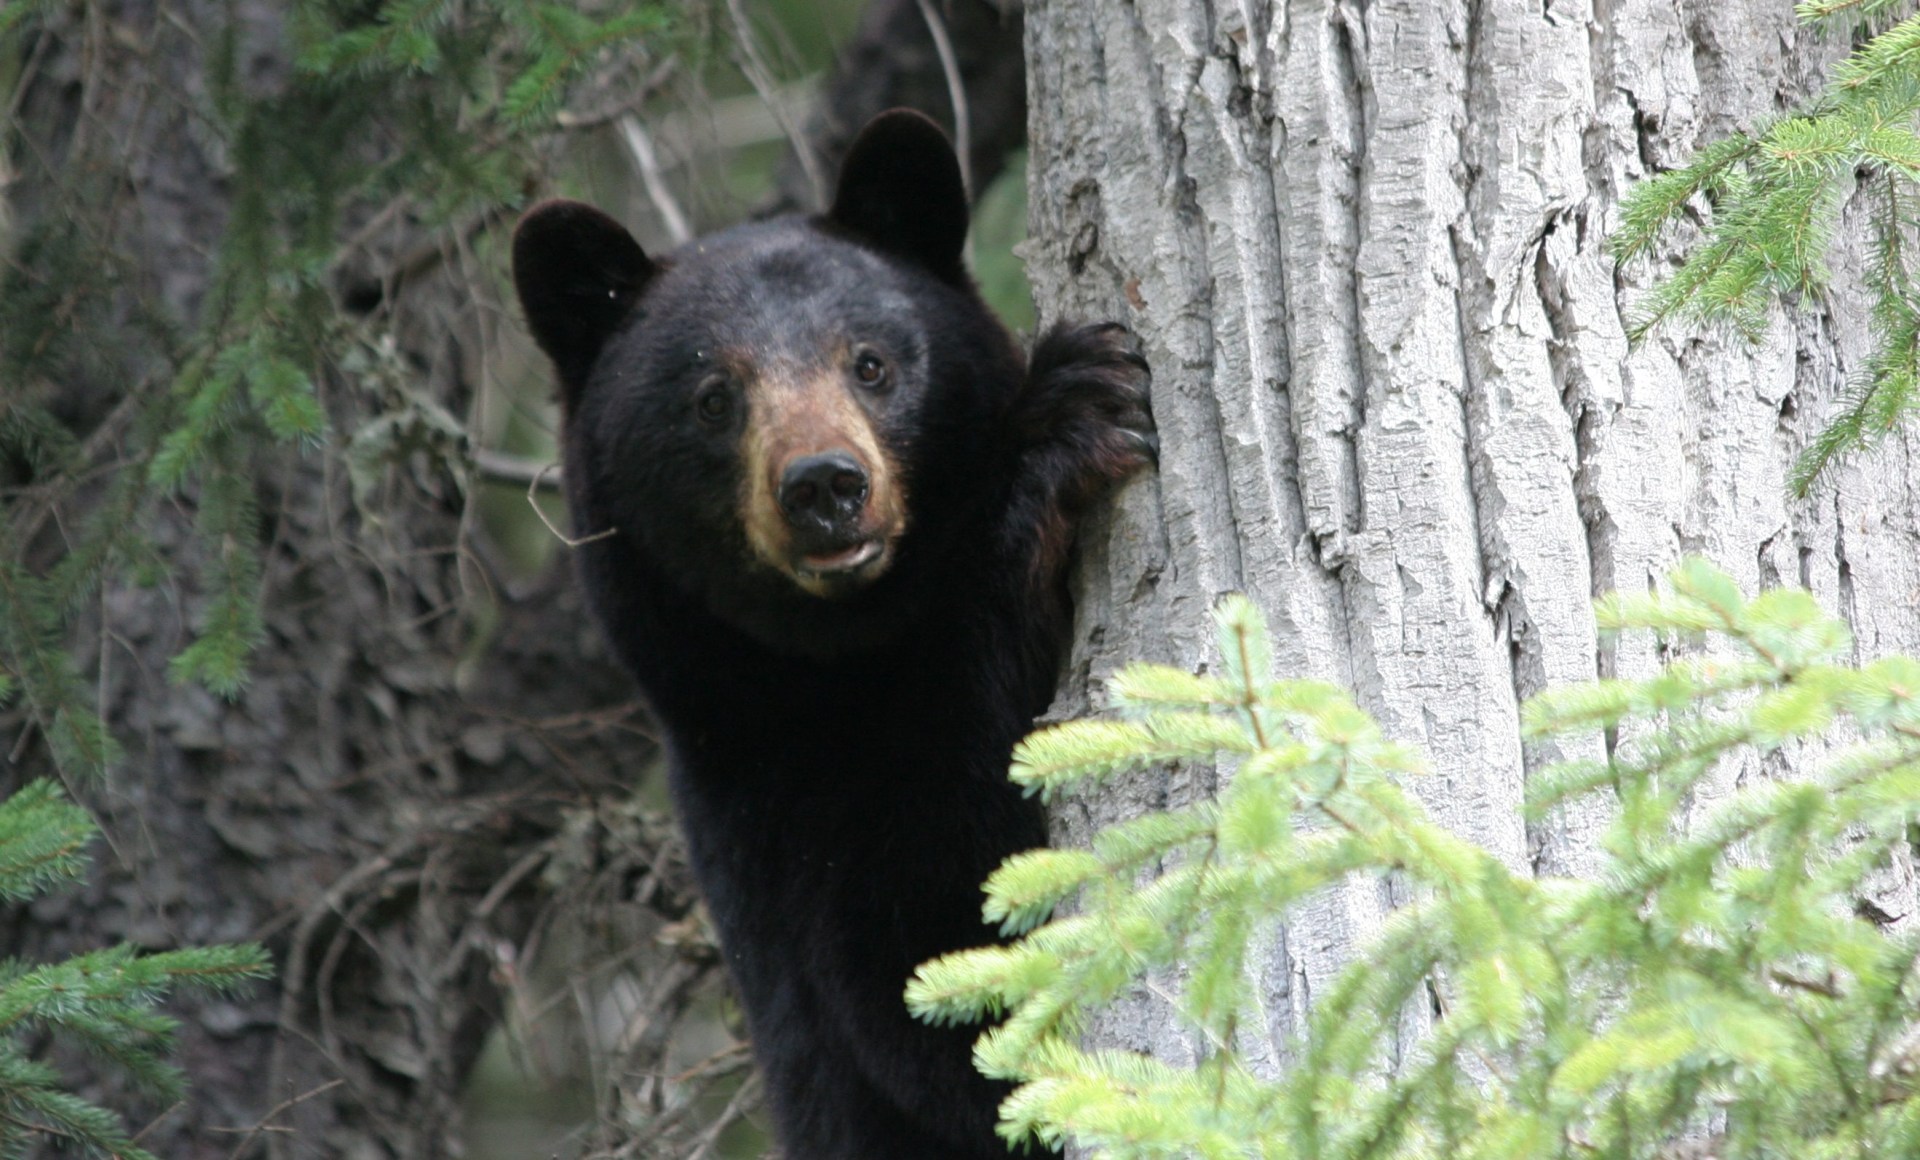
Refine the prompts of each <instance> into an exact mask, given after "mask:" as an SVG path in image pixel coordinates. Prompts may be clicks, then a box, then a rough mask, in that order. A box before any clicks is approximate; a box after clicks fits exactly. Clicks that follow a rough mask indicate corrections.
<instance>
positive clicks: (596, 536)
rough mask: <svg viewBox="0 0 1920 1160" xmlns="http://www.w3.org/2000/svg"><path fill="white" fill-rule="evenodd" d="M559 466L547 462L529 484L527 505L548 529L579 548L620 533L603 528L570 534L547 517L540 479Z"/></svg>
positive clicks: (560, 538)
mask: <svg viewBox="0 0 1920 1160" xmlns="http://www.w3.org/2000/svg"><path fill="white" fill-rule="evenodd" d="M558 466H559V464H557V463H549V464H547V465H546V466H545V467H542V468H541V469H540V470H539V472H538V473H536V474H535V475H534V477H533V479H532V481H531V482H529V483H528V484H527V506H528V507H530V508H532V509H533V514H534V515H536V516H539V517H540V522H541V523H543V524H545V525H547V530H548V531H549V532H552V533H553V534H554V536H555V538H557V539H558V540H559V541H560V542H561V543H563V544H565V545H566V546H567V547H569V548H578V547H579V546H581V545H582V544H591V543H593V542H594V541H595V540H604V539H606V538H607V537H608V536H616V535H619V534H620V529H619V528H603V529H602V530H600V531H597V532H594V533H593V534H592V535H589V536H569V535H568V534H567V533H565V532H563V531H561V530H560V528H559V526H558V525H557V524H555V523H554V522H553V521H552V520H550V519H548V518H547V513H546V511H545V510H544V509H543V508H541V506H540V499H539V496H538V495H537V494H536V493H537V492H538V491H539V490H540V481H541V480H542V479H545V478H546V476H547V472H549V471H552V470H553V469H554V468H556V467H558Z"/></svg>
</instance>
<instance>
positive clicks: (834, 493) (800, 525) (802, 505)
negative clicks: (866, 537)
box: [780, 451, 873, 541]
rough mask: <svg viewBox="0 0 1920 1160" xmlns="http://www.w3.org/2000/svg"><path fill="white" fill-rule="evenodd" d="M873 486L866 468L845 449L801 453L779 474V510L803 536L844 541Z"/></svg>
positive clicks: (855, 527) (857, 524) (856, 524)
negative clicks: (802, 454) (816, 453)
mask: <svg viewBox="0 0 1920 1160" xmlns="http://www.w3.org/2000/svg"><path fill="white" fill-rule="evenodd" d="M872 486H873V481H872V480H871V479H870V478H869V477H868V476H867V469H866V468H864V467H862V466H861V465H860V461H859V460H857V459H855V458H854V457H853V456H851V455H849V454H847V453H846V452H844V451H829V452H827V453H825V454H824V455H806V456H802V457H800V458H799V459H796V460H794V461H793V462H792V463H789V464H788V465H787V469H786V471H784V472H782V473H781V475H780V510H781V511H782V512H784V513H785V514H786V517H787V525H788V526H789V527H791V528H792V529H793V530H794V531H795V532H796V533H798V534H799V535H800V536H801V537H802V538H803V539H815V538H817V539H820V540H822V541H845V540H848V539H852V538H853V537H854V536H855V535H856V534H857V533H858V531H859V529H860V522H861V521H860V513H861V510H862V509H863V508H865V507H866V506H867V493H868V492H869V491H870V490H871V489H872Z"/></svg>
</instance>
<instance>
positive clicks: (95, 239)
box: [0, 0, 670, 774]
mask: <svg viewBox="0 0 1920 1160" xmlns="http://www.w3.org/2000/svg"><path fill="white" fill-rule="evenodd" d="M59 8H60V6H59V5H57V4H53V3H45V2H37V3H24V4H13V5H4V6H0V60H4V59H8V58H15V59H24V58H25V57H26V56H27V55H28V52H29V49H30V45H31V38H32V37H33V36H34V35H35V34H36V30H37V28H38V27H39V24H40V22H43V21H47V20H51V19H55V18H56V17H57V15H58V9H59ZM669 11H670V10H669V8H668V7H667V6H665V5H664V4H662V3H660V2H659V0H601V2H595V3H588V4H550V3H531V2H528V0H483V2H479V3H473V4H465V5H458V6H453V5H448V4H446V3H443V2H442V0H379V2H376V3H371V4H369V3H362V2H359V0H351V2H348V0H298V2H297V3H295V4H294V5H293V6H292V8H291V10H290V13H289V17H288V22H287V28H286V35H288V36H290V37H291V38H292V40H293V46H294V52H293V56H294V59H295V61H296V66H295V70H294V73H293V75H292V76H291V77H288V78H285V82H284V83H278V84H272V85H262V84H261V83H260V82H259V79H258V78H257V77H250V76H248V75H247V69H248V67H249V63H250V62H249V61H248V59H247V58H246V56H245V51H246V50H245V37H244V36H243V35H242V33H241V30H239V29H238V28H234V29H230V30H229V32H228V34H227V35H226V36H224V37H221V38H217V39H213V40H211V41H209V42H207V43H206V44H205V45H204V46H203V47H204V49H205V51H206V52H207V53H208V54H209V56H210V57H211V60H210V61H209V62H208V67H207V69H206V72H205V76H206V78H207V81H208V85H209V92H208V93H207V94H206V100H205V102H204V110H203V111H204V115H205V121H204V128H205V130H206V132H208V133H209V134H211V135H213V136H214V137H215V138H216V139H217V141H218V144H219V146H220V147H221V149H222V150H223V151H224V153H225V160H226V161H227V162H228V163H229V164H230V173H229V174H228V175H227V181H228V183H229V186H230V189H231V203H230V207H229V211H228V218H227V223H226V228H225V231H224V235H223V239H222V242H221V245H220V247H219V249H218V252H217V253H216V254H214V255H213V256H212V257H213V262H214V268H213V276H212V279H211V283H212V289H211V290H210V292H209V293H208V294H207V295H206V297H205V298H204V300H201V301H199V302H197V303H195V304H194V312H193V314H192V316H191V317H185V316H182V315H181V314H180V313H179V310H178V308H177V307H169V306H168V305H167V304H166V303H164V302H163V301H162V299H161V298H160V296H158V295H155V294H151V293H144V292H135V291H134V288H135V287H138V286H139V279H138V278H136V277H133V276H130V274H129V271H133V270H137V269H138V268H139V261H138V260H137V259H136V257H135V256H133V255H125V254H120V253H118V252H116V251H115V249H114V246H115V244H116V242H115V240H114V238H115V235H114V231H113V229H112V228H111V226H109V225H106V224H104V223H107V222H110V221H111V219H112V212H113V211H112V210H111V209H110V207H107V206H103V205H100V204H96V203H97V202H98V201H99V199H100V198H101V197H102V196H114V195H113V194H112V190H113V189H114V188H116V187H114V185H113V183H112V182H93V181H92V174H91V171H90V170H88V169H87V167H85V166H76V167H75V169H76V170H78V171H79V172H74V173H61V174H58V175H56V176H57V179H58V180H61V181H65V182H71V183H72V190H71V193H72V196H71V199H70V212H69V215H68V216H64V217H63V216H60V215H52V216H51V217H50V218H49V220H47V221H45V222H40V223H36V224H35V226H34V228H33V229H32V231H31V232H29V233H27V234H25V235H24V236H22V237H19V238H17V239H13V240H12V244H11V247H10V248H11V250H12V254H11V260H10V262H9V263H8V264H7V266H6V269H5V272H4V274H3V275H0V318H4V319H5V320H6V325H5V326H0V385H4V386H5V388H6V389H5V390H0V478H4V477H5V475H7V474H11V475H12V476H13V480H12V482H17V483H22V484H24V485H25V488H24V489H23V491H24V494H25V495H26V496H27V497H28V498H29V499H31V500H36V501H39V502H37V503H26V504H22V505H20V506H19V507H18V508H17V509H16V511H15V513H12V514H10V517H9V519H8V520H7V521H4V523H5V524H6V525H7V526H0V698H7V697H10V696H12V695H23V696H24V697H25V698H26V699H27V702H28V704H29V705H30V707H31V710H32V712H33V716H34V719H35V721H36V722H37V723H38V724H39V726H40V728H41V730H42V731H43V732H44V733H45V734H46V736H47V737H48V738H49V742H50V745H51V746H52V748H53V749H54V751H55V753H56V755H57V757H58V759H59V761H60V765H61V768H62V769H63V770H67V771H70V772H74V773H80V774H94V773H98V772H100V771H102V770H104V769H105V768H106V766H107V765H108V764H109V763H110V762H111V761H112V760H113V758H114V755H115V750H114V747H113V742H112V738H111V737H110V736H109V734H108V731H107V730H106V729H105V728H104V726H103V725H102V724H101V722H100V721H99V719H98V714H97V711H96V709H95V707H94V706H93V705H92V704H91V699H90V694H89V689H88V683H87V681H86V680H84V679H83V678H82V676H81V675H80V673H79V672H78V671H77V670H76V668H75V665H74V662H73V660H72V659H71V657H70V656H69V655H68V652H67V650H66V648H65V640H66V637H67V633H68V628H69V625H70V623H71V621H72V618H73V616H74V613H75V612H76V610H78V609H79V608H81V607H83V606H84V605H85V603H86V602H87V601H88V600H89V599H90V597H91V595H92V594H93V593H94V592H96V591H97V590H98V585H99V584H100V582H101V579H102V577H103V576H104V575H106V574H107V573H109V572H111V571H115V570H122V569H126V568H128V567H130V566H134V565H138V564H139V563H140V562H141V560H142V559H143V557H144V556H146V555H147V554H148V553H147V548H146V545H145V541H144V538H143V532H142V528H143V526H144V520H143V517H145V516H146V515H147V514H148V513H149V512H150V511H151V510H152V508H153V506H154V505H155V504H156V503H161V502H170V501H172V500H173V499H174V498H175V497H180V498H183V499H184V500H185V501H186V502H187V503H188V504H190V505H191V507H192V509H193V510H194V511H195V513H196V517H197V518H196V521H195V526H196V528H197V530H198V532H199V534H200V537H201V542H202V551H201V553H200V556H201V560H202V566H201V568H200V570H199V573H198V575H197V576H195V577H193V578H192V581H193V582H194V584H195V585H196V586H197V588H198V590H199V592H200V593H201V595H202V600H201V602H200V603H199V605H198V606H197V616H196V620H195V623H194V625H193V627H194V630H195V634H196V635H195V638H194V639H193V640H192V641H191V642H190V643H189V644H188V645H187V647H186V648H185V649H184V650H183V651H182V652H181V653H180V654H179V655H178V656H176V657H175V658H174V660H173V665H172V673H173V676H174V677H175V678H176V679H179V680H184V681H194V682H198V683H201V684H203V685H205V686H206V687H207V688H209V689H211V690H213V691H215V692H217V693H220V694H222V695H224V696H228V697H233V696H237V695H238V694H239V692H240V690H241V689H242V687H243V685H244V682H245V679H246V666H247V660H248V658H249V656H250V655H251V653H252V651H253V649H254V648H255V647H256V646H257V645H258V643H259V642H260V640H261V637H262V634H263V631H264V630H263V627H262V624H263V622H262V617H261V611H260V585H261V577H262V567H261V560H262V556H261V553H262V551H263V548H264V544H263V542H262V540H263V528H262V524H261V513H260V510H259V503H258V500H257V495H256V491H257V489H256V482H255V481H256V479H257V474H258V468H257V464H258V463H259V462H260V461H261V458H262V455H261V453H262V452H263V451H277V453H278V454H281V455H284V454H287V453H288V452H289V451H295V452H297V451H301V450H305V449H308V448H311V447H312V446H314V445H316V444H318V443H320V442H321V441H322V440H323V439H325V438H328V437H330V433H329V432H328V429H327V428H328V420H327V408H326V407H325V406H324V393H323V390H322V387H321V385H320V384H322V383H324V382H326V381H327V380H328V379H329V378H331V379H333V380H335V381H346V380H348V379H350V377H351V376H350V375H348V374H345V373H342V369H341V368H342V364H343V363H344V362H346V361H348V360H349V359H350V358H351V356H352V354H353V352H354V351H356V350H357V349H359V348H361V347H364V346H366V345H369V344H372V343H374V342H376V337H375V336H370V335H368V334H367V333H366V331H367V329H368V327H366V326H363V325H360V324H357V323H353V322H349V321H347V320H344V319H342V317H341V316H340V312H339V310H338V308H337V306H336V304H335V302H334V287H333V286H332V284H331V282H330V279H331V278H332V277H333V275H334V273H335V271H336V270H337V269H338V268H339V266H340V264H341V262H342V261H343V260H344V259H346V258H347V257H349V256H350V255H351V254H352V252H353V247H354V246H355V245H356V243H355V242H354V241H353V240H352V237H351V235H352V234H353V233H354V231H355V230H357V229H362V228H364V227H365V226H366V224H367V223H368V222H369V220H370V219H376V218H381V217H382V215H384V217H385V219H386V220H394V219H396V218H403V219H405V220H406V221H408V222H409V223H411V224H412V225H414V226H415V227H417V228H418V229H421V230H425V231H431V230H434V229H438V228H457V229H461V230H466V229H469V228H471V227H473V226H474V225H475V224H477V223H485V222H488V221H492V220H499V219H502V218H504V217H506V216H507V215H508V214H510V212H511V210H512V209H513V208H514V207H516V206H518V205H519V204H520V202H521V201H522V199H523V198H524V197H525V195H526V192H527V190H529V189H531V188H533V187H534V185H535V182H534V181H533V176H534V175H535V174H536V173H538V172H541V171H542V170H543V168H544V166H543V163H542V159H541V158H540V157H539V155H538V153H539V148H540V146H541V144H542V142H543V141H545V140H547V139H549V138H550V137H551V135H552V124H553V114H554V113H555V111H556V110H557V109H558V107H559V102H560V99H561V96H562V95H563V93H564V92H565V91H566V89H567V87H568V85H570V84H572V83H573V82H574V81H576V80H577V79H578V78H579V77H580V76H581V75H582V74H583V73H585V72H587V71H588V70H590V69H602V70H605V69H607V68H609V67H611V66H609V63H608V62H609V60H610V59H611V58H613V57H614V56H615V55H616V54H615V53H614V52H613V51H612V50H613V49H615V48H616V47H620V48H624V49H626V50H627V51H625V52H623V53H622V54H619V55H620V59H621V61H622V63H621V64H620V65H619V66H618V67H621V68H633V67H638V66H639V65H642V64H644V63H645V62H646V61H647V60H648V59H649V56H650V54H649V53H648V52H647V51H645V49H644V48H642V49H638V50H635V49H634V47H633V45H634V42H635V41H636V40H637V39H640V38H649V39H653V40H657V39H659V38H660V37H661V36H662V34H663V31H664V30H666V29H667V28H668V13H669ZM6 128H8V127H7V126H6V125H5V124H4V123H0V130H4V129H6ZM102 188H104V189H105V190H106V191H107V193H106V194H105V195H103V194H102V192H101V190H102ZM129 314H130V315H131V319H129V318H128V315H129ZM142 343H146V344H151V348H150V349H146V350H143V351H142V353H141V355H139V356H136V355H135V354H133V353H131V352H132V351H133V349H134V348H135V346H137V345H138V344H142ZM115 359H124V360H126V361H127V362H129V363H132V362H140V363H141V365H142V366H143V370H142V373H140V374H138V375H130V374H128V373H127V372H126V370H125V368H124V367H123V366H120V365H117V364H115V363H114V361H113V360H115ZM87 378H93V379H98V380H105V381H117V380H127V379H132V380H135V381H133V382H132V383H131V385H130V386H129V388H128V391H127V394H126V395H125V396H124V397H123V398H122V399H120V400H119V401H120V402H122V403H123V404H124V405H126V406H128V407H130V408H133V410H134V413H135V415H136V418H135V419H134V420H133V421H132V422H131V423H130V424H129V428H130V432H131V433H130V435H129V436H128V437H127V438H126V440H125V442H126V444H127V446H126V447H125V453H124V454H123V455H122V457H121V459H120V461H119V463H118V464H117V465H116V467H115V469H114V470H113V471H112V472H111V473H110V475H109V476H108V480H109V483H108V487H109V490H110V492H111V494H110V496H109V497H108V499H107V502H104V503H100V504H98V505H95V506H94V510H93V515H92V517H91V519H90V520H89V522H88V523H87V525H86V526H85V527H84V528H79V529H70V530H69V532H70V534H69V537H68V548H69V550H68V552H67V554H66V555H64V556H63V557H62V558H61V559H60V560H59V561H58V562H57V563H56V564H55V565H54V566H52V567H51V568H49V569H44V570H40V571H35V570H33V569H30V568H29V567H28V566H27V565H26V564H25V563H24V562H23V560H22V557H23V555H24V545H25V542H26V541H28V540H30V539H31V536H30V535H26V534H23V532H29V533H30V532H31V531H32V530H33V529H34V528H35V527H37V526H38V524H37V522H36V521H39V520H43V519H44V517H45V515H46V513H47V512H48V511H50V510H51V509H52V507H53V505H54V503H55V502H56V501H57V499H58V498H59V497H60V496H62V495H64V494H67V493H69V492H71V491H72V490H73V489H74V488H75V487H77V486H78V480H77V476H79V475H81V474H83V473H85V472H86V471H87V470H88V469H89V468H90V467H93V466H94V465H92V464H89V463H87V462H85V461H84V460H85V457H83V456H82V455H80V454H79V451H80V448H79V446H78V445H77V443H76V441H75V439H74V437H73V435H72V434H71V433H70V431H69V430H68V428H67V426H66V425H65V424H63V423H61V422H60V421H58V420H57V419H56V418H54V416H53V411H52V409H51V408H52V403H53V401H54V400H55V399H58V398H60V397H61V392H62V391H63V390H67V389H70V387H69V384H70V383H71V382H72V381H74V380H75V379H87ZM0 703H4V702H3V701H0Z"/></svg>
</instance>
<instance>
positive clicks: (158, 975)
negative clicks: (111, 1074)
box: [0, 781, 267, 1160]
mask: <svg viewBox="0 0 1920 1160" xmlns="http://www.w3.org/2000/svg"><path fill="white" fill-rule="evenodd" d="M95 832H96V830H95V827H94V824H93V819H92V818H91V817H89V816H88V814H87V812H86V811H85V810H82V809H80V808H79V807H78V806H76V805H74V804H73V803H71V802H69V801H67V800H66V798H65V797H64V796H63V795H62V794H61V793H60V790H59V788H58V787H57V786H55V785H54V784H53V783H52V782H49V781H36V782H31V783H29V784H28V785H27V786H25V787H24V788H22V789H21V790H19V791H18V792H16V793H15V794H13V796H11V797H9V798H7V799H6V801H4V802H0V898H5V899H6V900H8V901H9V902H23V901H26V900H28V899H30V898H33V897H34V896H36V895H39V894H42V893H44V892H45V891H47V890H48V889H50V888H52V887H54V886H57V885H60V884H63V883H66V882H70V881H73V880H76V879H78V878H79V877H80V876H81V875H82V874H83V873H84V872H85V870H86V865H87V858H86V854H85V847H86V845H87V843H88V842H90V841H91V840H92V838H93V836H94V834H95ZM266 974H267V957H266V952H264V951H262V950H261V949H260V948H259V947H257V946H253V945H251V944H246V945H230V946H212V947H194V948H189V949H185V950H177V951H167V952H164V953H160V954H141V953H140V952H138V951H136V950H134V949H133V948H132V947H128V946H121V947H114V948H112V949H109V950H100V951H91V952H88V953H86V954H81V955H76V956H75V957H73V958H70V959H67V960H66V961H64V962H59V963H49V964H45V965H40V966H35V965H32V964H28V963H21V962H7V963H0V1156H20V1155H26V1154H28V1152H29V1150H30V1148H31V1146H32V1145H34V1144H36V1143H39V1142H41V1141H42V1140H44V1139H46V1138H48V1137H51V1138H53V1139H56V1140H59V1141H60V1142H61V1143H62V1144H63V1145H65V1146H66V1147H67V1148H69V1149H71V1150H73V1151H76V1152H78V1153H79V1154H82V1155H91V1156H112V1157H117V1158H120V1160H153V1158H152V1156H151V1155H150V1154H149V1153H148V1152H147V1151H146V1150H144V1149H142V1148H141V1147H139V1146H138V1144H137V1143H135V1142H134V1140H133V1139H132V1138H131V1137H130V1136H129V1135H128V1133H127V1130H126V1126H125V1125H124V1124H123V1123H122V1122H121V1119H120V1117H119V1116H118V1115H115V1114H114V1113H112V1112H110V1111H108V1110H106V1109H105V1108H101V1107H99V1106H97V1105H95V1104H92V1103H89V1102H88V1101H86V1100H84V1099H81V1098H80V1097H78V1096H76V1095H73V1094H72V1093H71V1092H70V1091H69V1090H67V1088H68V1084H67V1082H66V1077H64V1076H62V1075H61V1073H60V1072H59V1071H57V1070H56V1069H54V1068H53V1067H51V1066H49V1065H48V1064H46V1063H44V1062H42V1061H41V1060H39V1059H36V1058H35V1055H36V1054H38V1049H37V1046H36V1045H43V1044H44V1041H45V1039H46V1037H47V1035H48V1034H49V1033H50V1034H51V1035H52V1036H53V1037H55V1038H56V1039H62V1040H66V1041H68V1042H71V1043H73V1044H75V1045H77V1046H79V1047H82V1048H84V1049H85V1050H86V1051H87V1052H88V1053H89V1054H90V1055H92V1056H94V1057H95V1058H96V1059H98V1060H100V1061H102V1062H104V1063H106V1064H108V1065H110V1066H112V1067H115V1068H117V1069H119V1070H120V1071H121V1072H122V1073H124V1074H125V1075H126V1076H128V1077H129V1078H130V1079H131V1080H133V1082H134V1084H135V1086H136V1087H138V1088H140V1089H141V1090H143V1091H145V1092H147V1093H149V1094H151V1095H153V1096H154V1097H156V1098H157V1099H159V1100H161V1101H163V1102H171V1101H173V1100H177V1099H178V1098H179V1097H180V1092H181V1087H182V1081H181V1076H180V1073H179V1071H178V1070H177V1069H175V1068H174V1067H173V1066H171V1065H170V1064H168V1063H167V1062H166V1055H167V1053H168V1051H169V1050H170V1049H171V1048H172V1045H173V1036H174V1032H175V1030H176V1024H175V1022H174V1020H172V1019H170V1018H169V1017H167V1016H165V1015H163V1014H161V1013H160V1012H159V1011H157V1010H155V1007H156V1005H157V1004H158V1003H159V1002H160V1001H161V1000H163V999H164V998H165V997H166V996H167V995H168V994H169V993H170V992H171V991H172V990H174V989H175V988H177V987H187V988H199V989H202V990H208V989H210V990H216V991H225V990H230V989H233V988H235V987H238V986H240V985H242V984H244V983H245V982H246V981H247V980H250V979H257V978H262V977H264V976H265V975H266Z"/></svg>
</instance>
